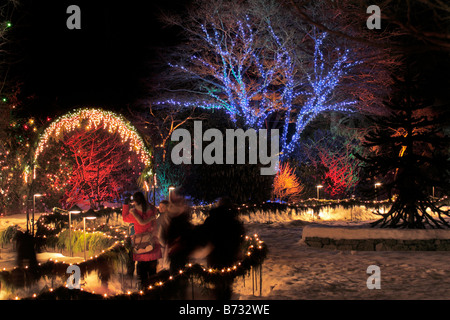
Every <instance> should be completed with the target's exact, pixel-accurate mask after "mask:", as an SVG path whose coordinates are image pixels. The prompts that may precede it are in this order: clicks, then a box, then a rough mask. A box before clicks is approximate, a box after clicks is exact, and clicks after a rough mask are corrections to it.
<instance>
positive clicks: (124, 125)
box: [34, 108, 151, 167]
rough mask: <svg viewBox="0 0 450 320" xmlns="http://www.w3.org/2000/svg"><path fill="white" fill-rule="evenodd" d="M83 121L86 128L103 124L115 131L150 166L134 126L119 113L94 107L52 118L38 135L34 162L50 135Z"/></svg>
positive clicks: (74, 127) (78, 125) (149, 156)
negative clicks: (48, 124)
mask: <svg viewBox="0 0 450 320" xmlns="http://www.w3.org/2000/svg"><path fill="white" fill-rule="evenodd" d="M83 121H86V129H90V128H98V127H99V126H103V129H105V130H108V131H109V132H110V133H115V132H117V133H118V134H119V135H120V137H121V139H122V142H123V143H127V142H128V143H129V144H130V152H135V153H136V154H137V155H138V157H139V159H140V161H141V162H142V163H143V164H144V165H145V166H146V167H148V166H150V164H151V153H150V151H149V150H148V148H147V147H146V146H145V143H144V140H143V139H142V137H141V136H140V135H139V133H138V132H137V130H136V128H135V127H134V126H133V125H132V124H131V123H130V122H129V121H128V120H126V119H125V118H124V117H123V116H121V115H118V114H116V113H114V112H111V111H105V110H102V109H95V108H81V109H76V110H74V111H72V112H69V113H66V114H65V115H63V116H61V117H59V118H57V119H56V120H54V121H53V122H52V123H51V124H50V126H49V127H48V128H47V129H45V131H44V133H43V134H42V135H41V136H40V137H39V140H38V145H37V147H36V151H35V154H34V163H35V164H37V160H38V157H39V155H40V154H41V153H42V152H43V151H44V149H45V148H47V147H48V145H49V143H50V140H51V139H52V137H58V136H59V135H61V134H64V133H68V132H71V131H73V130H75V129H77V128H79V127H80V126H81V123H82V122H83Z"/></svg>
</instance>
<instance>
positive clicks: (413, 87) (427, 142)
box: [359, 62, 450, 228]
mask: <svg viewBox="0 0 450 320" xmlns="http://www.w3.org/2000/svg"><path fill="white" fill-rule="evenodd" d="M405 65H406V68H405V71H404V72H403V74H404V76H403V77H394V80H395V85H394V90H393V94H392V95H391V98H390V100H389V101H387V102H386V105H387V106H388V107H389V108H390V110H391V115H390V116H387V117H381V118H378V119H373V120H374V122H375V124H376V127H375V129H374V130H373V131H372V132H370V133H369V134H368V135H367V136H366V142H365V143H364V146H365V147H367V148H371V150H372V152H373V155H371V156H368V157H365V158H364V157H361V156H359V157H360V158H361V159H362V160H363V161H364V162H365V166H364V167H365V169H366V170H367V173H368V175H369V176H370V177H371V178H374V179H382V182H383V183H382V185H381V187H379V188H378V190H379V191H380V192H386V193H387V194H389V196H390V195H391V194H394V193H395V194H396V196H395V199H394V201H393V203H392V207H391V208H390V210H389V211H388V212H387V213H381V212H379V211H378V214H380V215H381V216H382V218H381V219H379V220H378V221H376V222H374V223H373V225H380V226H382V227H385V226H387V227H403V228H425V227H426V226H427V225H429V226H431V227H434V228H441V227H450V224H449V222H448V220H446V219H445V218H446V217H449V216H450V212H449V211H448V210H444V209H443V205H442V204H441V203H440V202H439V201H438V200H437V199H436V198H434V197H432V189H433V188H436V189H439V190H442V191H444V190H448V187H449V168H450V167H449V157H448V150H449V149H448V146H449V144H448V143H449V140H448V136H446V134H445V128H446V127H447V126H448V111H445V108H442V106H441V108H439V107H437V106H436V100H435V99H433V97H430V95H429V94H427V93H426V92H424V84H423V80H424V78H423V77H421V74H420V73H418V72H417V71H416V70H419V68H418V62H408V63H405ZM446 108H448V105H447V106H446ZM377 181H380V180H372V182H377ZM371 187H372V188H371V189H372V190H374V188H373V184H371Z"/></svg>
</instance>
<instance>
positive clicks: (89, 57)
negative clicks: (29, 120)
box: [10, 0, 186, 116]
mask: <svg viewBox="0 0 450 320" xmlns="http://www.w3.org/2000/svg"><path fill="white" fill-rule="evenodd" d="M185 2H186V1H180V0H177V1H175V0H150V1H142V0H131V1H128V0H127V1H116V0H108V1H106V0H85V1H80V0H71V1H67V0H34V1H32V0H23V1H22V6H21V7H20V8H19V9H17V10H16V11H15V14H14V17H15V20H13V25H14V33H13V34H12V40H13V41H14V43H13V44H12V47H13V48H14V50H13V53H14V55H15V58H16V59H19V62H18V63H16V64H14V65H13V67H12V68H11V70H10V75H11V77H14V78H15V79H16V80H18V81H20V82H22V83H23V85H22V94H23V96H29V95H35V98H34V99H33V100H32V102H29V103H28V104H27V105H26V109H27V111H29V112H31V113H34V114H36V113H37V114H36V115H42V116H47V115H50V116H54V113H61V112H64V110H65V109H67V110H71V109H72V108H73V107H77V106H99V107H106V108H113V109H117V110H119V109H120V108H122V107H124V106H125V105H126V104H128V103H132V102H133V101H134V100H135V98H136V97H137V96H138V95H140V94H142V89H141V87H140V86H139V81H140V80H141V79H142V78H144V77H147V76H149V73H151V70H149V69H148V68H147V67H146V62H148V61H149V60H151V59H152V58H153V57H154V49H153V47H156V46H164V44H165V43H166V42H170V41H174V40H173V34H171V33H170V32H167V31H163V30H161V24H160V22H159V21H158V20H157V17H158V15H159V12H160V9H164V10H170V11H176V10H183V8H184V3H185ZM72 4H75V5H78V6H79V7H80V9H81V30H69V29H68V28H67V27H66V20H67V18H68V17H69V16H70V14H67V13H66V10H67V7H68V6H69V5H72ZM61 109H63V110H61Z"/></svg>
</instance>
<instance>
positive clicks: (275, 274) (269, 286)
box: [235, 221, 450, 300]
mask: <svg viewBox="0 0 450 320" xmlns="http://www.w3.org/2000/svg"><path fill="white" fill-rule="evenodd" d="M246 228H247V230H248V232H251V233H258V234H259V235H260V237H261V239H262V240H264V241H265V242H266V243H267V245H268V247H269V250H270V251H269V254H268V257H267V259H266V261H265V263H264V266H263V293H262V294H263V296H262V299H283V300H288V299H314V300H316V299H317V300H323V299H370V300H373V299H387V300H393V299H418V300H425V299H450V277H449V275H450V252H448V251H445V252H444V251H440V252H424V251H421V252H420V251H419V252H412V251H411V252H409V251H408V252H406V251H401V252H387V251H382V252H380V251H378V252H376V251H370V252H368V251H336V250H334V251H331V250H326V249H316V248H311V247H308V246H306V245H304V244H302V243H300V239H301V232H302V224H301V222H300V221H293V222H286V223H277V224H271V225H268V224H248V225H246ZM369 265H377V266H379V267H380V269H381V289H380V290H376V289H375V290H369V289H367V286H366V281H367V278H368V277H369V274H367V273H366V270H367V267H368V266H369ZM249 282H250V281H249V280H248V279H247V280H246V286H245V287H244V286H243V281H242V280H241V279H239V280H238V281H236V283H235V293H236V294H237V295H239V298H240V299H260V297H258V296H257V297H253V295H252V287H251V284H249ZM258 294H259V291H258V293H257V294H256V295H258Z"/></svg>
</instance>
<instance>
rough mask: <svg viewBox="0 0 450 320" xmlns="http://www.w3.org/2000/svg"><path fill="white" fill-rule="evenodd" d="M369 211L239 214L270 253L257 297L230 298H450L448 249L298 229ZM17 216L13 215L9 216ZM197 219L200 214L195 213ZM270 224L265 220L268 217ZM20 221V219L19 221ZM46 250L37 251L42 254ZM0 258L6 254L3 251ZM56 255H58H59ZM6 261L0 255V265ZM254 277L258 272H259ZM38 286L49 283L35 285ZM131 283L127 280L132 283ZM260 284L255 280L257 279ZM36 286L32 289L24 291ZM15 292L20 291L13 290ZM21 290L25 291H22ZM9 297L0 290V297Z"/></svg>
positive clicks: (113, 288) (239, 293)
mask: <svg viewBox="0 0 450 320" xmlns="http://www.w3.org/2000/svg"><path fill="white" fill-rule="evenodd" d="M6 218H7V219H9V223H11V222H20V220H21V219H20V218H11V217H3V218H0V230H1V229H2V228H3V227H5V225H9V223H8V224H6V223H5V221H4V220H3V219H6ZM374 218H375V216H373V215H372V214H371V213H370V211H369V210H366V209H365V208H359V209H356V208H355V209H353V210H352V211H351V212H350V210H343V209H341V210H336V211H330V212H324V213H322V214H321V220H317V218H314V221H313V217H312V214H308V213H305V214H303V215H298V216H296V215H291V214H290V213H289V212H285V213H282V214H278V215H276V216H275V215H272V216H270V217H269V216H268V215H267V214H265V213H257V214H254V215H251V216H244V217H243V218H242V220H243V222H244V224H245V227H246V229H247V233H248V234H254V233H257V234H258V235H259V236H260V238H261V239H262V240H264V241H265V243H266V244H267V245H268V248H269V254H268V256H267V259H266V260H265V262H264V265H263V276H262V281H263V286H262V297H260V296H259V287H258V290H256V291H255V296H254V295H253V289H252V285H251V279H250V278H248V277H247V278H246V279H245V284H244V280H243V279H242V278H238V279H236V281H235V283H234V295H233V298H234V299H240V300H253V299H264V300H272V299H273V300H292V299H295V300H297V299H302V300H303V299H305V300H334V299H349V300H359V299H367V300H373V299H385V300H396V299H408V300H409V299H416V300H426V299H445V300H447V299H450V277H449V274H450V251H435V252H432V251H429V252H426V251H397V252H393V251H338V250H327V249H317V248H312V247H308V246H306V245H305V244H304V243H303V242H302V241H301V238H302V231H303V228H304V227H305V226H306V225H312V224H326V225H330V226H349V225H352V226H363V225H366V224H367V223H368V222H369V221H370V220H373V219H374ZM14 219H17V220H14ZM194 220H196V223H201V218H197V217H196V218H195V219H194ZM269 220H270V222H271V223H267V222H269ZM20 223H23V221H22V222H20ZM50 256H52V254H51V253H46V254H44V255H41V256H40V257H39V258H40V259H47V258H49V257H50ZM3 257H5V256H4V255H3ZM59 258H60V259H61V260H62V259H63V257H59ZM4 262H5V260H2V259H0V269H2V268H3V267H2V265H3V264H4ZM370 265H377V266H379V267H380V270H381V289H372V290H370V289H368V288H367V285H366V283H367V278H368V277H369V276H370V274H367V268H368V267H369V266H370ZM258 279H259V275H258ZM85 282H86V287H85V289H86V290H90V291H95V292H98V293H100V292H102V293H103V291H105V292H107V293H109V294H111V293H119V292H121V291H122V290H123V286H122V282H121V279H120V278H119V277H117V278H115V279H113V280H112V281H110V283H109V285H108V289H107V290H106V289H105V288H102V287H101V285H100V283H99V281H98V279H97V277H96V275H95V274H90V275H89V276H88V277H87V278H86V279H85ZM38 285H39V288H42V287H43V286H45V285H47V286H49V283H45V284H44V283H40V284H38ZM133 285H134V284H133V283H130V286H131V287H132V286H133ZM258 286H259V283H258ZM30 290H31V291H32V290H38V288H36V289H34V288H31V289H29V290H28V293H30V292H31V291H30ZM15 294H18V295H19V294H21V292H16V293H15ZM22 294H24V292H22ZM7 298H10V295H7V294H6V293H3V294H2V293H0V299H7Z"/></svg>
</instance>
